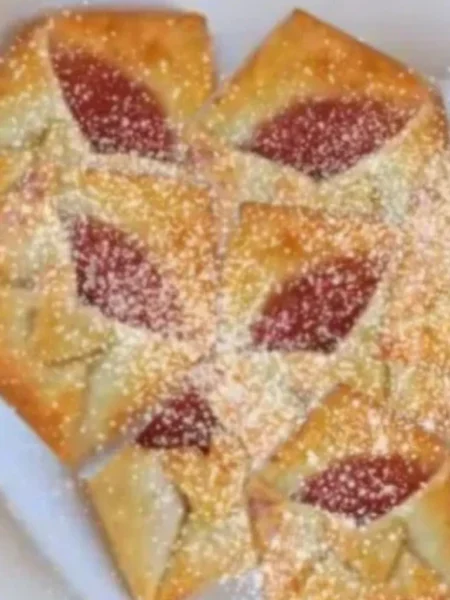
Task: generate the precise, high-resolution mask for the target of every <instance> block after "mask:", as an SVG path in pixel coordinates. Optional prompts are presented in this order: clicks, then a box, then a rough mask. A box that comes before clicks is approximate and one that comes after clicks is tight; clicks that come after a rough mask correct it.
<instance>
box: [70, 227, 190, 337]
mask: <svg viewBox="0 0 450 600" xmlns="http://www.w3.org/2000/svg"><path fill="white" fill-rule="evenodd" d="M70 233H71V243H72V257H73V260H74V262H75V267H76V276H77V288H78V295H79V297H80V298H82V299H83V300H84V301H86V302H87V303H88V304H91V305H93V306H96V307H97V308H99V309H100V310H101V312H102V313H103V314H104V315H105V316H107V317H109V318H111V319H117V320H118V321H120V322H121V323H124V324H126V325H130V326H132V327H144V328H146V329H149V330H151V331H155V332H161V333H164V332H167V330H168V329H169V327H170V326H173V325H174V324H176V323H177V321H178V309H177V305H176V293H175V290H174V289H173V288H172V287H171V286H170V285H168V284H167V282H165V281H164V280H163V278H162V277H161V275H160V274H159V272H158V269H157V268H156V266H155V265H154V264H152V263H151V262H150V261H149V258H148V252H147V251H146V248H145V246H143V245H142V244H141V243H140V241H138V240H137V239H136V238H135V237H133V236H131V235H128V234H126V233H124V232H122V231H120V230H119V229H116V228H115V227H113V226H111V225H109V224H106V223H103V222H101V221H98V220H95V219H92V218H84V217H83V218H81V217H80V218H77V219H75V220H74V221H73V223H72V227H71V231H70Z"/></svg>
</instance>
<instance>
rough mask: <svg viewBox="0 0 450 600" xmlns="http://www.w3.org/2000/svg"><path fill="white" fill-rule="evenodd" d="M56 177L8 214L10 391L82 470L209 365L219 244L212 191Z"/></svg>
mask: <svg viewBox="0 0 450 600" xmlns="http://www.w3.org/2000/svg"><path fill="white" fill-rule="evenodd" d="M47 171H48V168H47V167H43V166H42V165H40V164H39V163H36V164H35V165H34V171H33V172H32V173H30V175H29V177H28V180H29V183H28V186H27V187H24V188H23V190H22V192H21V193H15V192H14V193H11V194H10V195H9V197H8V199H7V201H6V202H5V204H4V205H3V208H2V212H1V218H0V222H1V224H0V227H1V242H0V282H1V293H0V298H1V300H0V355H1V360H0V364H1V368H0V389H1V390H2V392H3V394H4V396H5V398H6V400H7V401H9V402H10V403H11V404H12V405H13V406H15V407H17V409H18V411H19V412H20V413H21V414H22V415H23V416H24V417H25V418H26V419H27V420H28V421H29V422H30V424H31V425H32V426H33V427H35V428H36V429H37V431H38V433H39V434H40V435H41V436H42V437H43V438H44V440H45V441H47V442H48V443H49V444H50V445H51V446H52V447H53V449H54V450H55V451H56V452H57V453H58V454H59V455H60V456H61V457H63V458H64V459H65V460H67V461H69V462H72V461H74V460H76V459H78V458H80V457H84V456H86V455H87V454H89V453H91V452H93V451H95V450H96V449H97V447H102V446H103V445H104V444H106V443H109V442H110V441H112V440H113V439H114V437H115V436H117V435H120V434H121V433H122V432H123V429H124V427H125V426H126V425H127V423H129V422H133V421H134V419H136V418H138V417H139V415H140V414H141V413H142V412H143V411H145V409H146V408H147V407H148V406H151V405H152V404H153V403H154V402H155V401H156V400H158V398H159V397H160V395H161V394H163V393H164V392H165V390H166V389H167V388H168V387H170V386H172V385H176V384H177V378H178V377H180V376H184V374H185V372H186V370H187V369H189V368H190V367H191V366H192V364H193V363H195V362H196V361H197V360H199V358H200V357H201V356H202V355H207V354H208V353H209V351H210V348H211V346H212V343H213V341H214V336H215V295H216V275H215V248H216V232H215V226H214V222H213V217H212V208H211V197H210V194H209V192H208V190H206V189H204V188H200V187H198V186H194V185H191V184H189V183H183V182H182V181H181V180H169V179H165V178H159V177H150V176H146V177H135V176H125V175H119V174H113V173H107V172H104V171H102V172H95V171H87V172H85V171H81V172H78V171H76V172H72V173H71V174H70V177H68V178H61V177H59V175H58V171H57V170H56V173H55V172H54V173H53V175H52V176H49V175H48V174H47ZM46 174H47V175H46Z"/></svg>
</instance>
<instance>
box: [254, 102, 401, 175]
mask: <svg viewBox="0 0 450 600" xmlns="http://www.w3.org/2000/svg"><path fill="white" fill-rule="evenodd" d="M411 116H412V113H411V111H408V110H405V109H403V110H401V109H399V108H397V107H394V106H390V105H389V104H386V103H383V102H380V101H377V100H370V99H368V98H354V99H344V98H332V99H324V100H308V101H305V102H298V103H296V104H294V105H293V106H291V107H290V108H288V109H287V110H286V111H285V112H283V113H281V114H279V115H277V116H276V117H274V118H273V119H272V120H270V121H267V122H265V123H263V124H262V125H261V126H260V127H259V128H258V129H257V130H256V132H255V133H254V135H253V137H252V139H251V140H250V141H249V142H248V143H247V144H245V145H244V149H245V150H249V151H251V152H255V153H257V154H260V155H261V156H264V157H265V158H268V159H269V160H272V161H275V162H279V163H282V164H285V165H289V166H291V167H294V168H295V169H297V170H298V171H301V172H303V173H305V174H307V175H310V176H311V177H314V178H315V179H323V178H326V177H330V176H331V175H335V174H337V173H342V172H343V171H346V170H347V169H349V168H350V167H352V166H353V165H355V164H356V163H357V162H358V161H359V160H360V159H361V158H363V157H364V156H366V155H368V154H371V153H373V152H375V151H376V150H377V149H378V148H380V147H381V146H382V145H383V144H384V143H385V142H386V141H387V140H389V139H390V138H392V137H394V136H395V135H397V134H398V133H400V131H401V130H402V129H403V128H404V126H405V125H406V123H407V122H408V120H409V119H410V118H411Z"/></svg>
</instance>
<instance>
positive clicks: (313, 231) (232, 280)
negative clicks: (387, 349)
mask: <svg viewBox="0 0 450 600" xmlns="http://www.w3.org/2000/svg"><path fill="white" fill-rule="evenodd" d="M395 244H396V234H395V232H393V231H392V230H390V229H389V228H388V227H386V226H385V225H383V224H380V223H378V224H375V223H367V222H365V221H363V220H358V219H356V218H354V219H353V220H348V219H344V218H338V217H334V216H331V215H327V214H324V213H320V212H318V211H312V210H309V209H304V208H300V207H284V206H269V205H264V204H250V203H247V204H244V205H243V206H242V207H241V209H240V210H239V214H238V215H237V217H236V223H235V229H234V231H233V233H232V235H231V237H230V242H229V245H228V247H227V250H226V252H225V254H224V268H223V275H222V296H221V316H220V327H219V335H220V340H219V343H220V344H221V345H222V347H223V348H224V349H228V348H235V349H251V350H252V351H253V352H256V353H260V352H262V353H264V352H269V353H272V354H275V355H278V356H281V357H282V360H283V361H284V362H286V364H287V365H288V366H289V369H290V371H291V376H292V377H293V379H294V387H296V388H297V390H298V391H299V392H301V393H303V394H307V395H311V394H313V395H318V396H320V395H321V394H323V393H325V392H326V391H327V387H328V389H329V388H330V387H333V385H334V384H335V383H336V381H334V383H333V379H334V378H341V381H342V378H343V379H344V380H347V382H348V383H350V382H351V381H354V380H360V381H359V384H360V385H361V386H362V387H363V388H364V387H365V386H366V385H369V386H372V384H374V385H375V386H376V385H378V384H382V381H381V379H382V370H383V369H382V365H379V364H378V361H377V360H376V355H377V343H378V337H377V326H378V324H379V320H380V317H381V314H382V312H383V311H382V309H383V300H384V296H385V292H386V290H385V275H386V273H387V272H388V266H389V262H390V255H391V253H392V249H393V248H394V247H395ZM378 375H380V378H381V379H380V378H379V377H378ZM369 379H373V381H369Z"/></svg>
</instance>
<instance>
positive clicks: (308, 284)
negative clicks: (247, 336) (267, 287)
mask: <svg viewBox="0 0 450 600" xmlns="http://www.w3.org/2000/svg"><path fill="white" fill-rule="evenodd" d="M380 271H381V270H380V267H379V265H378V264H377V263H375V262H374V261H373V260H370V259H369V258H365V259H356V258H341V259H339V260H336V261H334V262H330V263H328V264H324V265H322V266H319V267H318V268H316V269H314V270H311V272H307V273H306V274H304V275H302V276H300V277H297V278H295V279H292V280H289V281H287V282H286V283H284V284H283V285H282V286H281V288H280V289H277V290H275V291H274V292H273V293H272V294H271V295H270V296H269V298H268V300H267V302H266V304H265V306H264V307H263V310H262V314H261V316H260V317H259V318H258V319H257V321H256V322H255V323H254V324H253V326H252V328H251V333H252V338H253V343H254V345H255V346H258V347H264V348H265V349H267V350H284V351H298V350H305V351H311V352H322V353H326V354H328V353H331V352H333V351H334V350H335V349H336V347H337V345H338V343H339V341H340V340H342V339H343V338H345V337H346V336H347V335H348V334H349V332H350V331H351V330H352V328H353V326H354V325H355V323H356V321H357V320H358V318H359V317H360V316H361V314H362V313H363V312H364V310H365V309H366V308H367V305H368V303H369V301H370V300H371V298H372V296H373V294H374V293H375V291H376V288H377V285H378V283H379V280H380V275H381V273H380Z"/></svg>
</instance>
